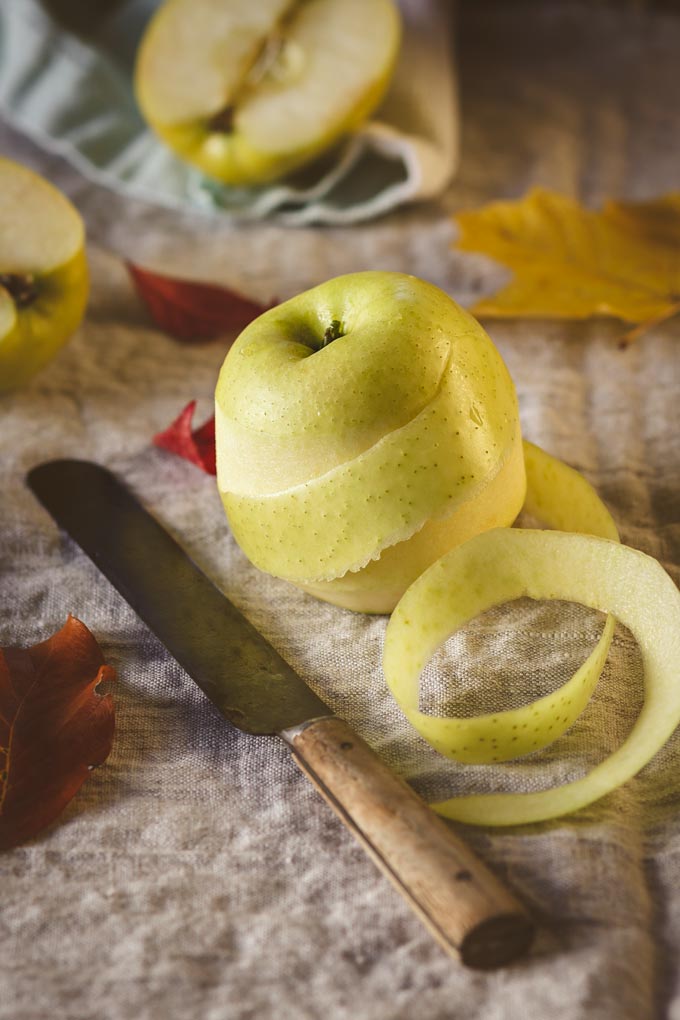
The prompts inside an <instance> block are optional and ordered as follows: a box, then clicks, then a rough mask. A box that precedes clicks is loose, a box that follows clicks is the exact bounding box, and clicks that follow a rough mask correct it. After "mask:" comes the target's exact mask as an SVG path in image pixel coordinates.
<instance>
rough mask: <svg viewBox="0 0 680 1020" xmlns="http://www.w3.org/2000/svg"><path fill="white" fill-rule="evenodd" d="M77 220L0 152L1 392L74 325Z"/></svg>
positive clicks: (81, 276)
mask: <svg viewBox="0 0 680 1020" xmlns="http://www.w3.org/2000/svg"><path fill="white" fill-rule="evenodd" d="M88 289H89V284H88V273H87V262H86V258H85V231H84V228H83V223H82V220H81V218H80V216H79V215H78V213H77V212H76V210H75V209H74V207H73V206H72V205H71V203H70V202H69V201H68V199H67V198H65V197H64V195H62V194H61V192H59V191H57V189H56V188H55V187H53V186H52V185H51V184H49V182H48V181H46V180H45V179H44V178H43V177H40V176H39V175H38V174H36V173H34V172H33V171H32V170H29V169H28V168H27V167H25V166H22V165H21V164H19V163H14V162H12V161H11V160H9V159H3V158H0V392H1V391H3V390H10V389H13V388H14V387H16V386H20V385H22V384H23V383H25V382H27V381H28V380H29V379H30V378H31V377H32V376H33V375H35V373H36V372H38V371H39V370H40V369H41V368H43V366H44V365H46V364H47V362H48V361H50V360H51V358H53V357H54V355H55V354H56V353H57V351H58V350H59V349H60V348H61V347H62V346H63V344H65V343H66V341H67V340H68V339H69V337H70V336H71V334H72V333H73V332H74V331H75V329H76V328H77V327H78V325H79V324H80V321H81V319H82V317H83V313H84V311H85V305H86V303H87V296H88Z"/></svg>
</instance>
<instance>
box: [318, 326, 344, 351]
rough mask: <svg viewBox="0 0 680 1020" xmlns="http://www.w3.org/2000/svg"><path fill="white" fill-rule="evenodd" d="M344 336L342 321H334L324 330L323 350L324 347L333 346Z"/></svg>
mask: <svg viewBox="0 0 680 1020" xmlns="http://www.w3.org/2000/svg"><path fill="white" fill-rule="evenodd" d="M344 335H345V331H344V329H343V326H342V323H341V322H340V319H333V321H332V322H331V324H330V326H328V327H327V328H326V329H325V330H324V334H323V340H322V341H321V350H323V349H324V347H328V345H329V344H332V343H333V341H334V340H339V339H340V337H341V336H344Z"/></svg>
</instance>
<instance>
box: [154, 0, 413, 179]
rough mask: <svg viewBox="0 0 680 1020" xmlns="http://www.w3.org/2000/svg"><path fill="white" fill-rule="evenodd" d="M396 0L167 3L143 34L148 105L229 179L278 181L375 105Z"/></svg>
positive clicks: (166, 129)
mask: <svg viewBox="0 0 680 1020" xmlns="http://www.w3.org/2000/svg"><path fill="white" fill-rule="evenodd" d="M399 38H400V23H399V17H398V14H397V11H396V7H395V4H394V2H393V0H299V2H292V3H291V2H290V0H257V2H253V0H167V2H166V3H165V4H164V5H163V6H162V7H161V8H160V10H159V11H158V13H157V14H156V16H155V17H154V18H153V20H152V21H151V23H150V25H149V28H148V29H147V31H146V33H145V35H144V38H143V40H142V43H141V46H140V50H139V54H138V58H137V66H136V71H135V88H136V93H137V99H138V102H139V105H140V108H141V110H142V113H143V115H144V117H145V118H146V120H147V121H148V123H149V125H150V126H151V127H152V128H153V130H154V131H155V132H156V133H157V134H158V136H159V137H160V138H161V139H162V140H163V141H164V142H165V143H166V144H167V145H168V146H169V147H170V148H171V149H173V150H174V151H175V152H176V153H177V154H178V155H179V156H181V157H182V158H183V159H185V160H186V161H187V162H189V163H192V164H194V165H195V166H197V167H199V168H200V169H201V170H202V171H203V172H204V173H206V174H207V175H208V176H210V177H213V178H215V179H217V180H219V181H222V182H223V183H225V184H231V185H250V184H262V183H266V182H268V181H271V180H275V179H277V178H279V177H281V176H283V175H284V174H286V173H288V172H290V171H291V170H293V169H296V168H297V167H299V166H301V165H302V164H304V163H306V162H308V161H309V160H311V159H314V158H315V157H316V156H318V155H319V154H320V153H322V152H324V151H325V150H326V149H328V148H329V147H330V146H332V145H333V144H334V143H335V142H337V141H338V139H339V138H341V137H342V136H343V135H344V134H346V133H347V132H349V131H351V130H352V129H353V128H355V127H356V126H357V125H358V124H360V123H361V122H362V121H363V120H364V119H365V118H366V117H367V116H368V115H369V114H370V113H371V112H372V111H373V110H374V109H375V107H376V106H377V105H378V103H379V102H380V100H381V99H382V96H383V94H384V92H385V90H386V88H387V85H388V83H389V80H390V77H391V74H392V70H393V67H394V63H395V60H396V56H397V52H398V48H399Z"/></svg>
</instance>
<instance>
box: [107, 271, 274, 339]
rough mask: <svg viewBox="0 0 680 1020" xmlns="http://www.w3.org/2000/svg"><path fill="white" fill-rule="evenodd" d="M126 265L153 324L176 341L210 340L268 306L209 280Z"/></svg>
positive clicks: (232, 329)
mask: <svg viewBox="0 0 680 1020" xmlns="http://www.w3.org/2000/svg"><path fill="white" fill-rule="evenodd" d="M127 268H128V272H129V273H130V276H131V278H132V281H133V283H134V285H135V287H136V288H137V293H138V294H139V296H140V297H141V298H142V300H143V301H144V303H145V304H146V306H147V308H148V309H149V312H150V313H151V317H152V319H153V320H154V322H155V323H156V325H158V326H160V327H161V329H164V330H165V331H166V332H167V333H169V334H170V335H171V336H174V337H176V338H177V339H178V340H212V339H213V338H214V337H216V336H220V335H221V334H223V333H229V332H233V331H234V330H237V331H240V330H242V329H243V328H244V327H245V326H247V325H248V323H249V322H252V321H253V319H256V318H257V316H258V315H261V314H262V312H265V311H266V310H267V308H268V307H269V308H271V307H272V306H271V305H261V304H258V303H257V302H256V301H251V300H250V299H249V298H246V297H243V295H242V294H237V293H236V292H235V291H233V290H228V289H227V288H226V287H218V286H217V285H216V284H213V283H196V282H194V281H192V280H180V279H177V278H176V277H174V276H164V275H162V274H161V273H152V272H151V271H150V270H148V269H141V268H140V267H139V266H136V265H134V263H132V262H128V263H127Z"/></svg>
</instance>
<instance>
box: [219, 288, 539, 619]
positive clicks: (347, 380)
mask: <svg viewBox="0 0 680 1020" xmlns="http://www.w3.org/2000/svg"><path fill="white" fill-rule="evenodd" d="M215 420H216V436H217V478H218V486H219V489H220V493H221V496H222V499H223V502H224V506H225V509H226V512H227V516H228V518H229V522H230V525H231V528H232V531H233V533H234V536H235V538H236V540H237V542H238V543H239V545H240V546H241V548H242V549H243V550H244V552H245V553H246V555H247V556H248V557H249V558H250V559H251V560H252V562H253V563H255V565H256V566H258V567H260V568H261V569H263V570H266V571H268V572H269V573H272V574H275V575H276V576H278V577H283V578H286V579H287V580H289V581H292V582H293V583H294V584H297V585H298V586H300V587H302V588H304V589H305V590H307V591H310V592H312V593H313V594H315V595H317V596H318V597H320V598H323V599H325V600H327V601H330V602H334V603H336V604H339V605H343V606H346V607H347V608H350V609H357V610H361V611H365V612H389V611H390V610H391V609H392V608H393V607H394V605H395V604H396V602H397V601H398V599H399V598H400V597H401V595H402V594H403V592H404V591H405V589H406V588H407V587H408V585H409V584H410V583H411V582H412V581H413V580H414V579H415V577H417V576H418V575H419V574H420V573H422V571H423V570H424V569H425V568H426V567H427V566H429V565H430V563H432V562H433V561H434V560H435V559H437V558H438V557H439V556H441V555H442V554H443V553H444V552H446V551H447V550H448V549H450V548H452V547H453V546H454V545H457V544H458V543H460V542H462V541H464V540H465V539H467V538H469V537H470V536H471V535H473V534H477V533H478V532H479V531H483V530H486V529H488V528H492V527H497V526H502V525H509V524H511V523H512V521H513V520H514V519H515V517H516V516H517V514H518V513H519V510H520V509H521V506H522V502H523V499H524V493H525V484H526V483H525V472H524V460H523V456H522V449H521V435H520V428H519V419H518V410H517V399H516V396H515V391H514V387H513V385H512V381H511V379H510V376H509V375H508V372H507V370H506V368H505V366H504V364H503V362H502V360H501V358H500V355H499V354H498V352H497V351H496V349H495V347H494V346H493V344H492V343H491V341H490V339H489V338H488V336H487V335H486V333H485V332H484V330H483V329H482V328H481V326H480V325H479V324H478V323H477V322H476V321H475V320H474V319H473V318H472V317H471V316H470V315H468V314H467V313H466V312H465V311H464V310H463V309H461V308H460V307H459V306H458V305H456V304H455V302H453V301H452V300H451V299H450V298H449V297H448V296H447V295H446V294H445V293H443V291H441V290H439V289H438V288H437V287H434V286H432V285H431V284H428V283H425V282H424V281H422V280H417V279H416V278H414V277H411V276H406V275H404V274H401V273H385V272H366V273H354V274H350V275H348V276H344V277H338V278H337V279H335V280H330V281H328V282H327V283H325V284H322V285H321V286H319V287H316V288H314V289H313V290H311V291H307V292H306V293H304V294H300V295H298V296H297V297H296V298H293V299H291V300H290V301H287V302H285V303H284V304H282V305H280V306H278V307H277V308H273V309H271V310H270V311H268V312H265V313H264V315H262V316H260V317H259V318H258V319H257V320H256V321H255V322H253V323H251V324H250V325H249V326H248V327H247V328H246V329H245V330H244V332H243V333H242V334H241V336H240V337H239V338H238V340H237V341H236V343H235V344H234V346H233V347H232V349H231V351H230V352H229V354H228V355H227V358H226V360H225V362H224V365H223V367H222V371H221V373H220V378H219V381H218V385H217V391H216V411H215Z"/></svg>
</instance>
